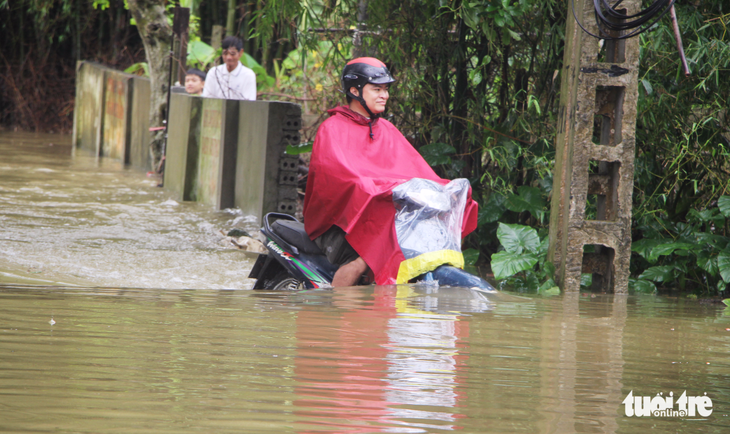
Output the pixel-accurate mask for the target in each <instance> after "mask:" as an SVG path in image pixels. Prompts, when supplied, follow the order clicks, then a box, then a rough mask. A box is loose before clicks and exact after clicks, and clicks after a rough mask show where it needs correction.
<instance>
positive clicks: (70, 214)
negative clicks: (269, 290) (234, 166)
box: [0, 133, 258, 289]
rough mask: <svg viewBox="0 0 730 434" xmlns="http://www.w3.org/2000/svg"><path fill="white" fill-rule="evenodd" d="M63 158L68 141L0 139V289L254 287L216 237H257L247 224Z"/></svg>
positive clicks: (85, 159) (107, 167)
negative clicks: (1, 285)
mask: <svg viewBox="0 0 730 434" xmlns="http://www.w3.org/2000/svg"><path fill="white" fill-rule="evenodd" d="M71 154H72V152H71V145H70V137H68V136H59V135H36V134H24V133H12V134H11V133H2V134H0V282H3V281H5V282H19V283H23V282H26V283H40V284H49V283H60V284H76V285H85V286H114V287H129V286H133V287H139V288H178V289H183V288H199V289H245V288H250V287H251V286H253V284H252V283H251V281H249V280H248V279H247V278H246V276H248V271H249V270H250V268H251V266H252V265H253V262H252V259H251V258H252V256H246V254H245V253H242V252H241V251H239V250H236V249H234V248H231V247H232V246H230V245H229V247H224V246H222V245H221V244H220V241H221V240H222V238H223V237H222V236H221V235H220V233H219V231H220V230H225V231H228V230H230V229H232V228H234V227H236V228H241V229H244V230H247V231H248V232H250V233H255V232H257V231H258V226H257V224H256V222H255V221H253V220H251V219H250V218H247V217H246V216H243V215H240V214H237V213H236V212H235V211H228V212H225V211H221V212H216V211H212V210H211V209H210V208H209V207H208V206H205V205H201V204H197V203H189V202H185V203H178V202H175V201H174V200H172V199H171V196H172V195H171V193H169V192H167V191H165V190H164V189H162V188H159V187H156V186H157V184H158V183H159V179H153V178H148V177H147V176H146V174H145V173H143V172H140V171H138V170H134V169H130V168H125V167H123V165H122V164H121V163H119V162H117V161H112V160H108V159H97V158H93V157H91V156H88V155H84V154H81V153H77V155H75V156H73V157H72V155H71ZM213 264H215V265H213Z"/></svg>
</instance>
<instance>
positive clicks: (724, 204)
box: [717, 196, 730, 217]
mask: <svg viewBox="0 0 730 434" xmlns="http://www.w3.org/2000/svg"><path fill="white" fill-rule="evenodd" d="M717 207H718V208H720V212H721V213H722V215H724V216H725V217H730V196H720V198H719V199H718V200H717Z"/></svg>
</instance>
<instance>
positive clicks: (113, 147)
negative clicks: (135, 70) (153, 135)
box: [99, 69, 149, 164]
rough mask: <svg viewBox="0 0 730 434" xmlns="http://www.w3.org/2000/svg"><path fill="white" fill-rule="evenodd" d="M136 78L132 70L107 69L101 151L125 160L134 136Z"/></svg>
mask: <svg viewBox="0 0 730 434" xmlns="http://www.w3.org/2000/svg"><path fill="white" fill-rule="evenodd" d="M133 78H134V76H133V75H131V74H125V73H123V72H120V71H114V70H112V69H107V70H105V71H104V114H103V120H102V138H101V149H100V153H99V155H100V156H103V157H109V158H113V159H115V160H121V161H122V162H123V163H125V164H127V163H129V150H130V142H131V137H132V122H131V120H132V87H133V81H132V80H133ZM148 122H149V121H148Z"/></svg>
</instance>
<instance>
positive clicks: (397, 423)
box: [0, 134, 730, 434]
mask: <svg viewBox="0 0 730 434" xmlns="http://www.w3.org/2000/svg"><path fill="white" fill-rule="evenodd" d="M64 140H66V142H64ZM20 141H23V142H24V143H20ZM50 143H53V146H50V145H49V144H50ZM64 143H68V140H67V139H66V138H63V137H59V136H25V135H7V134H3V135H0V432H8V433H16V432H33V433H45V432H68V433H137V432H139V433H149V432H154V433H181V432H202V433H229V432H230V433H234V432H235V433H438V432H449V431H458V432H464V433H511V432H521V433H524V432H527V433H561V434H562V433H641V434H643V433H645V432H646V431H649V430H653V431H654V432H693V433H694V432H700V433H724V432H727V431H728V429H729V428H730V381H729V380H728V378H730V357H728V356H729V355H730V310H725V309H724V306H722V305H720V306H718V305H705V304H700V303H697V302H693V301H689V300H685V299H672V298H666V297H650V296H642V297H627V296H616V297H613V296H600V295H599V296H593V297H591V296H590V295H589V294H568V295H563V296H557V297H535V296H532V297H521V296H520V297H518V296H516V295H511V294H505V293H500V294H495V295H489V296H484V295H483V294H480V293H476V292H472V291H469V290H468V289H464V288H440V289H438V290H434V289H428V288H417V287H409V286H388V287H378V286H371V287H363V288H342V289H340V288H337V289H334V290H324V291H307V292H290V293H271V292H260V291H249V290H243V291H231V290H230V289H247V288H249V287H250V286H251V283H252V282H250V281H248V279H246V278H245V275H246V274H247V272H248V269H249V268H250V266H251V264H252V261H251V258H250V257H247V256H246V254H245V253H243V252H241V251H238V250H233V249H229V248H226V247H223V246H221V245H220V243H219V241H220V237H219V235H218V232H219V230H220V229H224V230H227V229H230V228H232V227H240V228H245V229H246V230H248V231H249V232H252V231H255V230H256V222H252V221H250V220H248V219H246V217H245V216H242V215H239V214H238V213H236V212H235V211H227V212H213V211H210V210H209V209H208V208H207V207H204V206H200V205H197V204H189V203H183V204H178V203H175V202H172V201H170V198H169V197H168V195H167V193H165V191H164V190H163V189H160V188H157V187H156V186H155V185H156V184H157V181H156V180H153V179H150V178H147V177H146V176H145V175H144V174H142V173H139V172H136V171H134V170H130V169H125V168H123V167H121V165H119V164H118V163H114V162H108V161H97V160H95V159H93V158H89V157H85V156H79V155H77V156H75V157H71V155H70V147H69V145H68V144H64ZM683 393H684V396H686V397H688V398H691V399H689V401H690V402H691V403H692V405H693V406H692V410H694V413H693V414H686V413H685V414H684V415H679V414H672V413H671V411H675V410H676V411H678V410H679V409H680V406H681V404H680V403H679V402H680V401H681V399H682V398H681V396H683ZM629 394H631V396H632V397H633V398H634V400H638V404H637V403H636V402H635V401H631V400H627V396H629ZM658 394H661V396H660V397H661V398H662V399H664V401H662V402H666V398H668V397H670V398H671V399H672V405H671V406H669V407H668V408H669V409H670V413H669V415H666V414H665V415H662V414H659V413H657V414H651V413H650V414H648V415H646V416H636V415H635V414H639V412H641V413H642V414H643V410H642V406H643V407H645V406H646V405H645V404H644V402H645V401H646V402H647V403H648V405H654V404H656V405H657V406H658V405H659V401H658V400H655V398H656V397H657V395H658ZM705 399H707V400H709V402H711V407H710V408H711V409H712V413H711V414H709V415H707V416H703V415H702V414H700V413H699V410H700V407H702V408H701V409H702V410H703V411H705V410H707V408H705V406H704V405H705V404H706V403H707V402H706V401H705ZM625 402H630V403H631V404H630V405H629V407H630V408H627V404H625ZM698 402H699V403H700V404H702V405H700V404H697V403H698ZM657 408H658V407H657ZM662 408H663V407H662ZM629 409H630V410H631V414H634V415H633V416H628V414H629V413H628V411H629Z"/></svg>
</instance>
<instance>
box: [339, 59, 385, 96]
mask: <svg viewBox="0 0 730 434" xmlns="http://www.w3.org/2000/svg"><path fill="white" fill-rule="evenodd" d="M341 81H342V91H343V92H345V95H347V96H349V97H350V98H357V97H355V96H354V95H352V94H350V88H351V87H354V88H356V89H358V90H360V89H362V88H363V86H365V85H366V84H368V83H370V84H390V83H393V82H394V81H395V79H394V78H393V76H392V75H390V71H388V67H386V66H385V63H383V62H381V61H380V60H378V59H376V58H374V57H358V58H357V59H352V60H350V61H349V62H347V65H345V69H343V70H342V79H341Z"/></svg>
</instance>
